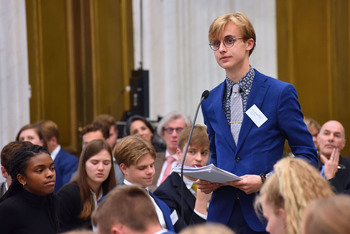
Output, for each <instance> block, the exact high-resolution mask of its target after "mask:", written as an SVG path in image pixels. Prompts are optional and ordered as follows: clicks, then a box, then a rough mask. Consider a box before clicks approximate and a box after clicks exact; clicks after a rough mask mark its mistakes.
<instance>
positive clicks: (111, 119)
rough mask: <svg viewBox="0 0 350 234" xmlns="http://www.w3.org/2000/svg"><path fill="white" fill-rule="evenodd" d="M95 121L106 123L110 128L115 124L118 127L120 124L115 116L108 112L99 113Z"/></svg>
mask: <svg viewBox="0 0 350 234" xmlns="http://www.w3.org/2000/svg"><path fill="white" fill-rule="evenodd" d="M94 122H98V123H102V124H105V125H107V127H108V128H110V127H111V126H114V127H115V129H117V128H118V125H117V122H116V121H115V118H114V117H113V116H111V115H107V114H102V115H98V116H97V117H96V118H95V119H94Z"/></svg>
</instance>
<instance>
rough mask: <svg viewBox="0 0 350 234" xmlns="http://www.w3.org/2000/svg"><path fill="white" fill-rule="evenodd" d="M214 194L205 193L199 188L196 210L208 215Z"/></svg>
mask: <svg viewBox="0 0 350 234" xmlns="http://www.w3.org/2000/svg"><path fill="white" fill-rule="evenodd" d="M211 195H212V193H203V192H202V191H201V190H200V189H199V188H197V197H196V203H195V205H194V209H195V210H196V211H197V212H199V213H201V214H204V215H206V214H207V206H208V203H209V201H210V198H211Z"/></svg>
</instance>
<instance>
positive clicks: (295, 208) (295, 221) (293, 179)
mask: <svg viewBox="0 0 350 234" xmlns="http://www.w3.org/2000/svg"><path fill="white" fill-rule="evenodd" d="M263 195H265V198H266V202H267V203H268V204H270V205H272V207H273V209H274V210H275V212H276V214H277V212H278V210H279V209H284V210H285V212H286V229H287V230H286V233H287V234H296V233H298V232H299V226H300V221H301V217H302V214H303V211H304V208H305V207H306V205H307V203H308V202H309V201H311V200H313V199H317V198H323V197H330V196H332V195H334V193H333V191H332V189H331V186H330V185H329V183H328V182H327V181H326V180H325V179H324V178H323V177H322V176H321V175H320V173H319V171H317V170H316V168H314V167H313V166H311V165H310V164H309V163H307V162H306V161H304V160H302V159H300V158H291V157H286V158H283V159H281V160H280V161H278V162H277V163H276V164H275V166H274V174H273V175H271V176H270V177H269V178H268V179H267V180H266V182H265V184H264V185H263V186H262V188H261V190H260V196H258V197H257V200H256V204H255V207H256V208H258V207H259V206H260V200H261V196H263Z"/></svg>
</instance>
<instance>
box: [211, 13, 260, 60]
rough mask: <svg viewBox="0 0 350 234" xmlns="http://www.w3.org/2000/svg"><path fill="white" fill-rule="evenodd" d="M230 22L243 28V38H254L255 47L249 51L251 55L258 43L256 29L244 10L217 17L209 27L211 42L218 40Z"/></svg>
mask: <svg viewBox="0 0 350 234" xmlns="http://www.w3.org/2000/svg"><path fill="white" fill-rule="evenodd" d="M230 22H232V23H234V24H235V25H237V26H238V27H239V28H240V29H241V32H242V38H243V39H244V40H248V39H253V40H254V45H253V48H252V49H251V50H250V51H249V55H251V54H252V53H253V50H254V48H255V44H256V35H255V30H254V27H253V25H252V23H251V22H250V20H249V18H248V16H247V15H246V14H244V13H242V12H236V13H228V14H224V15H221V16H219V17H217V18H216V19H215V20H214V21H213V22H212V23H211V25H210V27H209V33H208V38H209V42H212V41H215V40H217V39H218V38H219V36H220V35H221V34H222V32H223V31H224V29H225V26H226V25H227V24H228V23H230Z"/></svg>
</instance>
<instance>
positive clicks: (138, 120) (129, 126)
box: [124, 115, 165, 152]
mask: <svg viewBox="0 0 350 234" xmlns="http://www.w3.org/2000/svg"><path fill="white" fill-rule="evenodd" d="M124 135H125V136H129V135H131V136H134V135H136V136H140V137H142V138H144V139H145V140H147V141H148V142H150V143H151V144H152V145H153V147H154V148H155V149H156V152H164V151H165V143H164V141H163V140H162V138H161V137H160V136H159V135H158V134H157V133H156V132H155V130H154V128H153V126H152V124H151V123H150V122H149V121H148V120H147V119H146V118H144V117H142V116H140V115H134V116H131V117H130V118H128V119H127V121H126V123H125V127H124Z"/></svg>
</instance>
